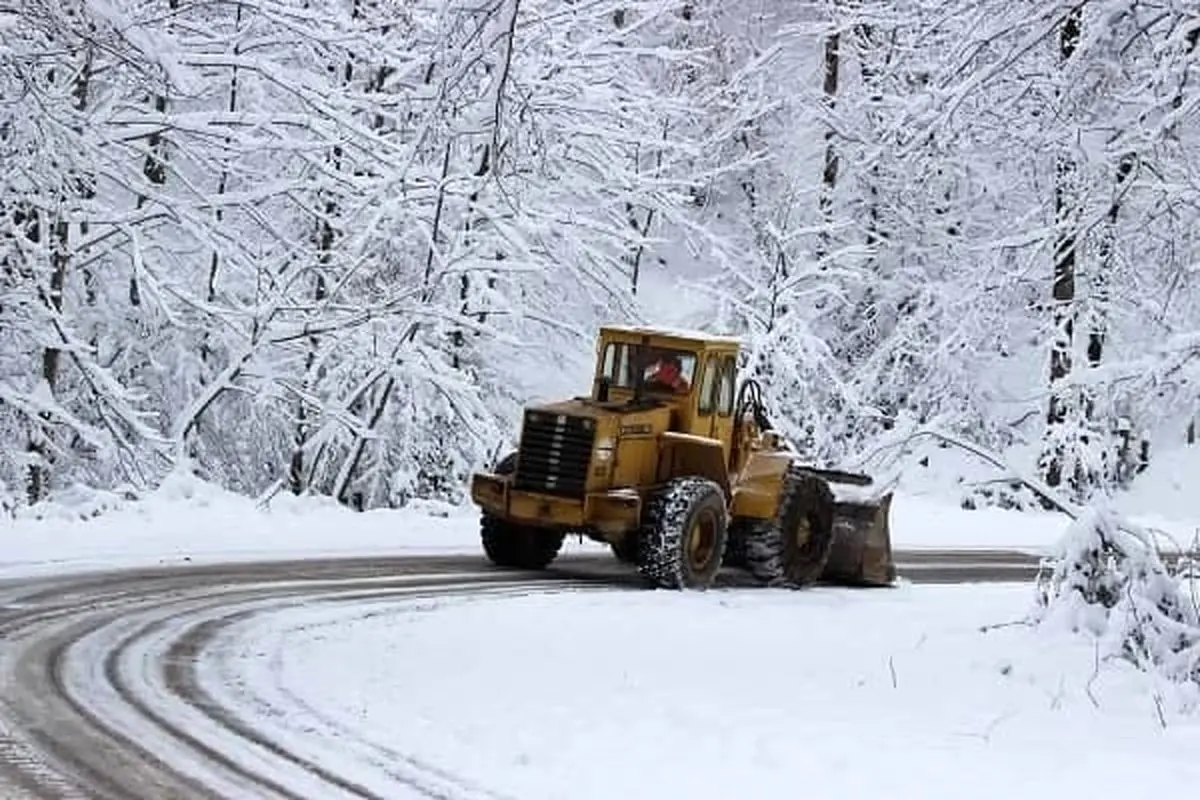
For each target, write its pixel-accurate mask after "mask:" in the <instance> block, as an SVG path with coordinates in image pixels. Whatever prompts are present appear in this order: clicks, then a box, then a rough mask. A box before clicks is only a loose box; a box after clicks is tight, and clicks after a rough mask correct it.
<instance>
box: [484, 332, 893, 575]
mask: <svg viewBox="0 0 1200 800" xmlns="http://www.w3.org/2000/svg"><path fill="white" fill-rule="evenodd" d="M739 348H740V343H739V341H738V340H737V339H735V338H731V337H724V336H714V335H711V334H706V333H699V332H690V331H670V330H665V329H660V328H642V327H628V326H607V327H603V328H601V329H600V332H599V336H598V337H597V343H596V368H595V375H594V378H593V382H592V391H591V393H590V394H589V395H586V396H582V397H575V398H571V399H566V400H560V401H556V402H552V403H546V404H541V405H535V406H530V407H529V408H527V409H525V412H524V417H523V420H522V426H521V436H520V445H519V447H518V449H517V451H516V452H514V453H510V454H509V455H508V456H507V457H505V458H504V459H503V460H502V461H501V462H500V463H499V464H497V466H496V467H495V469H494V470H492V471H491V472H480V473H477V474H475V475H474V476H473V477H472V479H471V497H472V498H473V500H474V502H475V503H476V504H477V505H479V506H480V509H481V512H482V520H481V535H482V539H483V547H484V550H485V552H486V553H487V555H488V557H489V558H490V559H491V560H492V561H493V562H494V563H496V564H497V565H500V566H505V567H514V568H520V569H540V568H542V567H545V566H546V565H548V564H549V563H550V561H552V560H553V558H554V557H555V555H556V554H557V553H558V550H559V547H560V546H561V544H562V540H563V537H564V536H565V535H567V534H568V533H571V534H574V533H578V534H581V535H584V536H588V537H590V538H591V539H593V540H595V541H600V542H607V543H608V544H609V545H611V546H612V549H613V552H614V553H615V554H616V556H617V557H618V558H620V559H621V560H623V561H628V562H632V563H635V564H636V565H637V567H638V569H639V570H640V571H641V572H642V574H643V575H645V576H646V577H647V579H649V581H650V583H651V584H653V585H656V586H661V587H667V588H703V587H705V586H708V585H711V583H712V581H713V579H714V578H715V577H716V574H717V572H718V571H719V570H720V568H721V567H722V566H730V567H739V568H745V569H747V570H749V571H750V572H751V573H752V574H753V575H755V576H756V577H758V578H760V579H761V580H762V582H764V583H767V584H772V585H796V584H797V583H799V584H801V585H803V584H807V583H810V582H812V581H814V580H821V581H824V582H829V583H838V584H846V585H857V586H886V585H890V584H891V583H892V582H893V581H894V579H895V564H894V561H893V557H892V548H891V539H890V530H889V524H888V518H889V513H890V507H891V499H892V498H891V494H890V493H889V494H885V495H883V496H881V497H871V496H869V495H868V496H865V497H863V496H861V495H862V489H863V487H866V486H869V485H870V483H871V479H870V478H869V477H867V476H865V475H858V474H852V473H844V472H838V471H831V470H820V469H813V468H809V467H806V466H804V465H803V464H800V463H798V460H797V454H796V453H795V452H794V450H793V449H792V448H791V447H790V446H789V445H788V443H787V442H786V441H784V440H783V438H782V437H781V436H779V435H778V434H777V433H775V432H774V431H772V430H771V429H770V423H769V421H768V420H767V416H766V413H765V410H764V408H763V404H762V399H761V387H760V386H759V384H758V383H757V381H755V380H754V379H752V378H746V379H742V380H741V381H740V384H739V376H738V370H737V356H738V351H739ZM839 484H849V485H853V486H855V487H856V491H857V492H858V493H859V495H860V496H858V497H855V498H854V499H849V500H848V499H845V498H843V499H838V498H837V497H836V493H835V492H834V491H833V488H836V487H837V486H838V485H839ZM831 487H832V488H831Z"/></svg>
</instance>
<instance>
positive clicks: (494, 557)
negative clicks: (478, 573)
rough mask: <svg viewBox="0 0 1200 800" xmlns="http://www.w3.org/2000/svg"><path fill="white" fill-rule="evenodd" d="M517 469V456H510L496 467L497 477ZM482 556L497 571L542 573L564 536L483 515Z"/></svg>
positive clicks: (555, 554)
mask: <svg viewBox="0 0 1200 800" xmlns="http://www.w3.org/2000/svg"><path fill="white" fill-rule="evenodd" d="M516 469H517V454H516V453H509V454H508V455H507V456H505V457H504V458H503V459H501V460H500V463H498V464H497V465H496V467H495V473H496V474H497V475H512V474H513V473H514V472H516ZM479 535H480V539H481V540H482V542H483V552H484V553H485V554H486V555H487V557H488V559H489V560H490V561H491V562H492V563H493V564H495V565H496V566H498V567H508V568H511V569H531V570H540V569H545V568H546V567H547V566H548V565H549V564H550V562H551V561H553V560H554V559H555V558H556V557H557V556H558V551H559V550H560V549H562V544H563V538H564V536H563V534H562V533H561V532H557V531H549V530H542V529H540V528H533V527H530V526H527V525H520V524H517V523H515V522H512V521H510V520H506V519H503V518H501V517H495V516H492V515H491V514H488V513H487V512H486V511H485V512H484V513H483V515H482V517H481V518H480V522H479Z"/></svg>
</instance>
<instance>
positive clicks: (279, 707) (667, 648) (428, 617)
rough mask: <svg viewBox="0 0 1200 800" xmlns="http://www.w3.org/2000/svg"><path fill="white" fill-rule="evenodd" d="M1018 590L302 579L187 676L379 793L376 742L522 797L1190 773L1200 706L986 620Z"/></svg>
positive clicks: (1071, 646) (1060, 639)
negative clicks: (391, 584)
mask: <svg viewBox="0 0 1200 800" xmlns="http://www.w3.org/2000/svg"><path fill="white" fill-rule="evenodd" d="M1030 602H1031V589H1030V588H1029V587H1028V586H1011V585H1009V586H972V587H915V586H914V587H902V588H900V589H897V590H895V591H890V592H886V593H860V592H845V591H842V590H837V589H828V590H827V589H815V590H812V591H808V592H803V593H798V594H793V593H762V592H754V591H753V590H751V591H722V592H709V593H682V594H679V593H667V592H656V593H625V592H594V591H588V592H580V593H572V592H562V593H558V594H553V595H533V596H508V597H503V596H492V597H490V598H489V597H478V596H477V597H473V598H468V599H447V598H438V599H436V600H434V599H425V600H419V601H396V600H391V601H387V602H380V603H379V604H370V605H367V606H365V607H358V608H350V607H347V606H346V605H345V604H335V603H331V604H318V605H312V606H309V607H308V608H307V609H305V610H300V611H286V612H283V613H279V614H270V615H267V616H265V617H263V618H261V619H258V620H255V621H253V622H250V623H248V624H246V625H244V626H243V627H242V628H241V629H239V630H237V631H234V632H231V633H230V635H229V637H228V638H226V639H225V640H224V641H223V642H222V645H221V646H220V647H219V648H216V650H215V651H214V652H215V653H217V656H216V658H217V660H218V661H219V662H223V663H220V664H219V665H218V664H216V663H214V664H213V665H211V666H210V667H209V668H207V670H206V671H207V674H208V676H209V677H208V679H207V680H206V684H207V686H206V688H208V689H209V690H210V691H211V692H213V693H214V695H215V696H216V697H217V698H218V700H219V701H220V702H222V704H233V705H234V706H235V707H238V708H241V709H245V710H246V711H245V713H246V714H248V715H250V716H251V719H252V724H254V725H255V726H256V727H258V726H263V727H264V729H265V730H266V731H268V732H269V733H270V735H271V736H272V738H273V739H275V740H277V741H281V742H284V743H285V744H286V745H287V746H288V747H290V748H297V749H298V750H299V752H302V753H304V754H305V755H307V756H309V757H312V758H313V759H315V760H316V761H317V762H318V763H321V764H323V765H325V766H327V767H328V768H331V769H333V770H335V771H337V772H338V773H339V774H346V775H353V776H355V778H356V779H357V780H360V781H363V782H364V785H368V786H371V787H372V788H373V789H374V790H376V791H378V792H379V793H381V794H382V795H384V796H388V795H389V794H390V795H392V796H394V795H395V794H396V793H397V792H399V791H400V790H399V789H398V788H397V787H395V786H392V785H389V783H388V781H389V780H390V778H389V777H388V775H389V773H388V769H390V768H391V766H390V765H395V764H401V765H410V766H414V768H415V766H419V767H420V768H421V770H422V773H423V774H424V773H428V774H430V775H436V776H438V777H439V778H440V779H441V780H444V781H453V782H454V783H455V784H456V785H458V786H461V787H473V790H472V791H469V792H468V791H466V790H465V789H464V790H463V791H457V792H455V793H454V794H455V796H460V795H461V796H463V797H467V796H471V797H499V796H503V797H521V798H524V799H525V800H538V799H539V798H547V799H548V798H561V797H568V796H569V797H572V798H577V799H578V800H587V799H588V798H598V799H599V798H604V799H605V800H607V798H614V797H622V798H630V799H631V800H632V798H661V797H691V798H697V799H698V800H703V798H728V797H786V796H791V795H794V794H796V793H797V792H800V793H802V794H803V795H805V796H809V797H818V798H844V799H845V800H854V799H856V798H864V799H865V798H878V797H881V796H888V797H897V798H902V797H914V798H916V797H920V798H929V799H930V800H932V799H934V798H954V800H958V798H961V797H968V796H969V797H972V798H978V799H979V800H992V799H993V798H994V799H995V800H1009V798H1012V797H1019V796H1024V795H1036V796H1045V797H1056V798H1062V799H1063V800H1071V798H1081V799H1082V798H1090V797H1096V796H1130V797H1134V796H1136V797H1168V796H1172V795H1178V794H1180V793H1182V792H1184V791H1186V790H1189V789H1191V788H1192V787H1194V786H1196V785H1197V784H1198V783H1200V762H1197V760H1196V759H1195V757H1194V755H1195V752H1196V750H1197V748H1200V728H1198V727H1197V726H1196V725H1195V724H1194V722H1188V721H1187V720H1186V719H1185V718H1183V717H1180V716H1178V712H1177V710H1176V709H1175V708H1174V707H1173V706H1172V705H1171V704H1170V703H1164V704H1162V705H1161V706H1160V705H1159V704H1157V703H1156V697H1158V696H1159V695H1158V693H1157V690H1156V687H1155V686H1154V685H1153V683H1152V681H1151V679H1150V678H1149V676H1147V675H1145V674H1142V673H1139V672H1138V671H1137V670H1135V669H1133V668H1132V667H1129V666H1128V665H1121V664H1118V665H1116V666H1114V667H1111V668H1105V669H1104V670H1103V671H1102V672H1100V673H1099V674H1095V675H1094V674H1093V673H1094V669H1093V659H1094V654H1093V651H1092V648H1091V646H1090V645H1089V644H1088V643H1087V642H1085V641H1083V640H1081V639H1079V638H1077V637H1064V636H1061V635H1050V634H1047V633H1045V632H1044V631H1041V630H1040V629H1038V628H1035V627H1031V626H1024V625H1020V626H1009V625H1004V624H1003V623H1005V622H1008V621H1011V620H1015V619H1019V618H1020V617H1022V615H1023V614H1024V613H1025V612H1026V610H1027V609H1028V607H1029V604H1030ZM997 623H999V625H997ZM1160 714H1161V716H1160ZM1164 724H1165V727H1164ZM389 754H390V755H389ZM385 767H386V768H385Z"/></svg>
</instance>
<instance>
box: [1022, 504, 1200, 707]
mask: <svg viewBox="0 0 1200 800" xmlns="http://www.w3.org/2000/svg"><path fill="white" fill-rule="evenodd" d="M1189 563H1190V561H1189V560H1187V559H1185V558H1180V559H1179V562H1178V563H1177V564H1176V565H1175V567H1174V568H1171V567H1169V566H1168V565H1167V564H1166V563H1165V562H1164V560H1163V558H1162V556H1161V555H1160V553H1159V551H1158V548H1157V546H1156V544H1155V541H1154V538H1153V536H1152V535H1151V534H1150V533H1149V532H1148V531H1145V530H1143V529H1141V528H1138V527H1137V526H1135V525H1132V524H1130V523H1129V522H1127V521H1126V520H1124V519H1122V518H1120V517H1119V516H1118V515H1116V514H1115V513H1113V512H1111V511H1108V510H1104V509H1098V508H1088V509H1086V510H1084V511H1083V513H1081V514H1080V515H1079V516H1078V518H1077V519H1076V520H1075V521H1074V522H1073V523H1072V525H1071V526H1070V528H1069V529H1068V530H1067V532H1066V534H1065V535H1064V536H1063V538H1062V540H1061V541H1060V542H1059V544H1058V547H1057V550H1056V552H1054V553H1053V555H1052V557H1051V558H1050V559H1047V561H1046V562H1045V564H1044V569H1043V573H1042V575H1041V576H1039V580H1038V597H1037V604H1036V608H1035V611H1034V614H1033V619H1034V621H1035V622H1037V623H1038V624H1039V625H1042V626H1061V627H1064V628H1066V629H1068V630H1071V631H1075V632H1085V633H1088V634H1090V635H1092V636H1094V637H1096V641H1097V645H1098V647H1099V648H1100V655H1101V656H1103V657H1105V658H1121V659H1125V660H1127V661H1129V662H1131V663H1133V664H1134V665H1136V666H1137V667H1139V668H1141V669H1146V670H1149V671H1153V672H1155V673H1157V674H1160V675H1162V676H1164V677H1166V678H1168V679H1170V680H1172V681H1177V682H1191V683H1195V684H1200V605H1198V603H1197V593H1196V587H1195V586H1194V583H1193V581H1194V577H1193V574H1194V573H1193V572H1192V571H1191V570H1190V569H1189V568H1187V564H1189Z"/></svg>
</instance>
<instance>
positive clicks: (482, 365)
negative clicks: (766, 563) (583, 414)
mask: <svg viewBox="0 0 1200 800" xmlns="http://www.w3.org/2000/svg"><path fill="white" fill-rule="evenodd" d="M1198 45H1200V8H1198V7H1197V6H1196V4H1195V3H1194V2H1193V1H1192V0H1137V1H1136V2H1135V0H1072V2H1063V1H1060V0H977V2H964V1H963V0H948V1H946V2H943V1H942V0H889V2H883V0H739V2H717V0H470V1H469V2H468V1H467V0H321V2H316V0H220V1H217V0H7V2H5V3H3V4H2V5H0V159H2V161H0V163H3V166H4V169H3V170H2V172H0V433H2V435H3V439H4V442H5V447H4V448H3V450H2V451H0V496H2V497H0V502H2V503H3V504H4V505H5V506H6V507H9V508H12V507H14V506H19V505H25V504H30V503H36V502H38V501H40V500H42V499H44V498H46V497H48V496H51V495H52V494H53V493H54V492H55V491H57V490H59V489H62V488H64V487H70V486H72V485H77V484H82V485H86V486H92V487H107V488H119V487H132V488H134V489H140V488H145V487H151V486H154V485H156V483H157V482H158V481H160V480H161V479H162V478H163V476H165V475H167V474H169V473H170V472H172V471H173V470H178V469H187V470H191V471H193V472H194V473H196V474H198V475H200V476H202V477H204V478H205V479H207V480H211V481H214V482H216V483H219V484H221V485H223V486H226V487H228V488H230V489H232V490H235V491H238V492H242V493H246V494H249V495H254V496H258V495H262V494H264V493H271V492H279V491H291V492H295V493H314V494H320V495H328V496H333V497H336V498H337V499H338V500H340V501H342V502H345V503H347V504H351V505H355V506H357V507H378V506H399V505H404V504H405V503H407V502H409V501H410V500H412V499H414V498H433V499H439V500H448V501H451V502H455V501H459V500H461V499H462V497H463V494H464V489H465V485H466V478H467V476H468V474H469V472H470V471H471V470H473V469H476V468H478V467H480V466H483V465H486V464H489V463H491V460H492V459H493V458H494V457H495V455H496V453H497V452H498V451H500V450H502V449H504V448H505V447H507V446H508V445H509V443H511V441H512V440H513V439H514V437H515V436H516V425H517V423H518V421H519V410H520V407H521V405H522V404H524V403H526V402H529V401H530V399H531V398H534V397H538V396H542V395H543V394H545V393H547V392H551V391H553V392H559V393H562V392H566V393H572V394H578V393H584V392H587V391H588V384H587V382H586V376H587V374H588V373H587V372H586V367H587V365H588V364H589V363H590V361H591V359H592V354H593V347H594V336H595V331H596V327H597V326H598V325H600V324H602V323H605V322H650V323H653V322H658V321H661V320H663V319H665V318H667V317H668V316H669V317H670V320H671V321H673V322H686V323H688V324H689V325H690V326H691V327H698V328H703V329H706V330H710V331H713V332H719V333H735V334H738V335H740V336H742V337H743V338H744V341H745V343H746V347H745V351H744V357H745V362H744V364H745V369H746V371H747V374H754V375H756V376H758V378H759V379H760V381H761V382H762V383H763V385H764V390H765V394H766V400H767V403H768V406H769V407H770V408H771V410H772V412H773V418H774V421H775V423H776V425H777V426H778V427H779V428H781V429H782V430H783V431H784V432H786V433H787V434H789V435H790V436H791V437H792V438H793V440H794V441H796V442H797V444H798V445H799V446H801V447H802V448H803V449H804V450H805V451H806V452H807V454H808V456H809V457H810V458H811V460H812V461H814V462H817V463H822V464H825V463H831V464H838V463H843V462H846V461H853V460H854V459H855V458H857V457H859V455H860V454H862V453H865V452H871V451H876V452H878V451H880V450H881V448H883V449H888V448H890V450H888V452H900V453H901V454H902V451H903V448H902V447H900V446H899V445H897V444H896V443H897V442H902V441H903V440H904V439H905V437H909V436H911V435H913V433H914V432H918V431H922V430H939V431H944V432H946V433H947V434H950V435H953V436H956V437H961V438H962V439H963V440H967V441H970V442H973V443H975V444H977V445H978V446H979V447H981V448H987V449H988V450H989V451H994V452H1003V453H1019V454H1022V455H1021V457H1022V458H1024V459H1026V461H1027V466H1028V467H1030V468H1031V469H1032V470H1036V472H1037V474H1039V475H1040V476H1041V477H1042V478H1043V479H1044V480H1045V482H1046V483H1047V484H1049V485H1050V486H1054V487H1061V488H1062V490H1063V491H1065V492H1069V493H1070V494H1071V495H1072V496H1074V497H1075V498H1077V499H1086V498H1088V497H1091V496H1094V495H1096V494H1097V493H1108V492H1112V491H1114V490H1115V489H1118V488H1120V487H1122V486H1125V485H1127V484H1128V483H1129V482H1130V481H1131V480H1134V479H1135V477H1136V475H1137V473H1138V471H1139V470H1140V469H1142V468H1143V467H1145V465H1146V464H1147V463H1148V461H1152V460H1153V459H1154V458H1155V455H1156V452H1157V451H1158V448H1160V447H1183V446H1187V445H1188V444H1190V443H1192V442H1194V440H1195V438H1196V435H1197V431H1196V428H1197V424H1196V419H1197V415H1198V414H1200V280H1198V278H1200V46H1198ZM655 285H657V286H658V287H659V290H658V291H651V288H652V287H653V286H655ZM662 287H667V289H666V290H664V289H663V288H662ZM676 296H678V297H685V296H686V297H687V298H691V299H692V300H693V301H695V302H694V303H693V304H692V305H691V306H689V307H688V308H687V309H684V310H683V311H681V310H680V309H679V308H667V307H665V306H666V305H667V304H669V301H670V299H671V298H672V297H676ZM697 299H698V300H697ZM580 365H583V371H582V372H580V370H579V366H580ZM575 374H581V375H583V376H584V377H583V381H582V382H580V381H575V380H572V381H569V382H568V381H566V380H565V379H564V378H563V376H564V375H575ZM547 375H549V376H551V377H550V378H544V377H543V376H547ZM555 380H557V382H555ZM1198 446H1200V445H1198ZM898 457H899V456H898Z"/></svg>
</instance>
